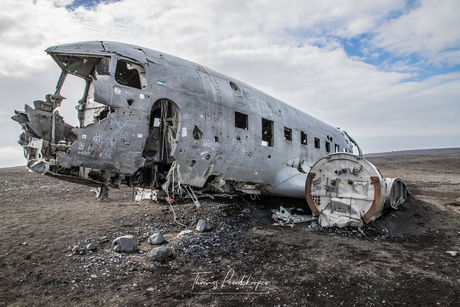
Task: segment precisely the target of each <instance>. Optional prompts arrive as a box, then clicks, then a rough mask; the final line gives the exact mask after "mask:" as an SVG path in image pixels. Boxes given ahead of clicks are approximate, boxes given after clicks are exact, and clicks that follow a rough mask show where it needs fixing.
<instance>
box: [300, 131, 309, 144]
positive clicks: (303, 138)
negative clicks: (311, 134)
mask: <svg viewBox="0 0 460 307" xmlns="http://www.w3.org/2000/svg"><path fill="white" fill-rule="evenodd" d="M300 142H301V143H302V145H307V144H308V142H307V134H306V133H304V132H303V131H300Z"/></svg>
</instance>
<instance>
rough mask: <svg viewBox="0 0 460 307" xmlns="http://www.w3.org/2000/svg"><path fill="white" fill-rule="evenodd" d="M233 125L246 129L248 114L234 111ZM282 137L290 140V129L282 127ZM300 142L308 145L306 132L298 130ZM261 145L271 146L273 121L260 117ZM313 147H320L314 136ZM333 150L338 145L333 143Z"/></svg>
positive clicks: (329, 147)
mask: <svg viewBox="0 0 460 307" xmlns="http://www.w3.org/2000/svg"><path fill="white" fill-rule="evenodd" d="M235 127H236V128H240V129H248V115H246V114H244V113H240V112H235ZM327 138H328V140H330V141H332V138H331V137H329V136H328V137H327ZM284 139H285V140H286V141H292V129H291V128H288V127H284ZM330 141H326V151H327V152H331V142H330ZM300 142H301V144H302V145H308V141H307V134H306V133H305V132H303V131H300ZM262 145H264V146H270V147H272V146H273V121H271V120H269V119H265V118H262ZM315 148H318V149H319V148H321V141H320V139H319V138H316V137H315ZM334 151H335V152H339V151H340V146H339V145H338V144H334Z"/></svg>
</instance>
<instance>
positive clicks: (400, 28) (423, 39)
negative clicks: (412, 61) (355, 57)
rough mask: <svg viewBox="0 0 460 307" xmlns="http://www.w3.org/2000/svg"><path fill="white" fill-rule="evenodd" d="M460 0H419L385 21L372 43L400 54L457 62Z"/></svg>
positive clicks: (449, 63) (436, 62)
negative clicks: (411, 7) (406, 11)
mask: <svg viewBox="0 0 460 307" xmlns="http://www.w3.org/2000/svg"><path fill="white" fill-rule="evenodd" d="M459 12H460V1H458V0H436V1H433V0H422V1H421V3H420V6H419V7H417V8H416V9H414V10H411V11H409V12H408V13H407V14H405V15H403V16H400V17H399V18H396V19H391V20H388V21H387V22H385V23H384V24H382V25H381V26H380V28H379V29H378V30H377V31H378V34H377V35H376V36H375V38H374V39H373V43H375V45H376V46H378V47H381V48H384V49H386V50H388V51H390V52H392V53H396V54H398V55H401V56H409V55H411V54H418V55H419V56H421V57H423V59H424V61H426V62H428V63H431V64H435V65H437V64H448V65H457V64H460V53H459V51H458V49H459V48H460V31H459V29H460V14H459Z"/></svg>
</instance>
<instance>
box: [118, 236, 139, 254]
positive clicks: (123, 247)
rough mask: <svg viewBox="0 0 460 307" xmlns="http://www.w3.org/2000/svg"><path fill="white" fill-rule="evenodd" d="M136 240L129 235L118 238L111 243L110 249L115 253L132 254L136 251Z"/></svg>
mask: <svg viewBox="0 0 460 307" xmlns="http://www.w3.org/2000/svg"><path fill="white" fill-rule="evenodd" d="M136 245H137V242H136V238H135V237H134V236H131V235H127V236H122V237H118V238H116V239H115V240H113V242H112V248H113V250H114V251H116V252H126V253H132V252H134V251H135V250H136Z"/></svg>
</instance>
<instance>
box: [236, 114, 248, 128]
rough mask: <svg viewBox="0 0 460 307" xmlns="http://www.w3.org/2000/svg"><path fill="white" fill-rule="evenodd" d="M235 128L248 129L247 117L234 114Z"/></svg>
mask: <svg viewBox="0 0 460 307" xmlns="http://www.w3.org/2000/svg"><path fill="white" fill-rule="evenodd" d="M235 128H240V129H248V116H247V115H246V114H243V113H240V112H235Z"/></svg>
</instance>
